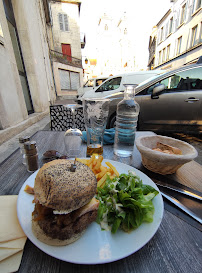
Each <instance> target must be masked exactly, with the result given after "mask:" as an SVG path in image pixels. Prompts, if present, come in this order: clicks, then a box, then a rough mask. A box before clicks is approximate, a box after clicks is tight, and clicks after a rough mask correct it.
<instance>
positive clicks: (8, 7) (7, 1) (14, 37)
mask: <svg viewBox="0 0 202 273" xmlns="http://www.w3.org/2000/svg"><path fill="white" fill-rule="evenodd" d="M3 3H4V9H5V13H6V18H7V23H8V28H9V32H10V37H11V41H12V45H13V51H14V54H15V59H16V63H17V68H18V73H19V77H20V81H21V86H22V90H23V95H24V99H25V104H26V107H27V112H28V114H32V113H34V108H33V104H32V99H31V95H30V90H29V85H28V81H27V75H26V71H25V66H24V62H23V57H22V53H21V48H20V42H19V38H18V34H17V28H16V23H15V18H14V14H13V8H12V4H11V0H3Z"/></svg>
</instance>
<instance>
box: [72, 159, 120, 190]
mask: <svg viewBox="0 0 202 273" xmlns="http://www.w3.org/2000/svg"><path fill="white" fill-rule="evenodd" d="M76 160H77V161H79V162H81V163H83V164H86V165H87V166H88V167H89V168H90V169H91V170H92V171H93V173H94V174H95V176H96V179H97V181H98V183H97V187H101V188H103V187H104V185H105V182H106V179H107V175H109V177H110V179H113V178H114V177H116V176H119V173H118V171H117V170H116V168H115V167H114V166H113V165H112V164H111V163H110V162H106V165H107V166H103V165H102V161H103V156H101V155H99V156H98V155H95V154H93V155H92V157H91V158H90V159H81V158H77V159H76Z"/></svg>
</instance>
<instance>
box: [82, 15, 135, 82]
mask: <svg viewBox="0 0 202 273" xmlns="http://www.w3.org/2000/svg"><path fill="white" fill-rule="evenodd" d="M131 55H132V56H131ZM94 56H96V57H94V60H93V62H92V60H91V56H90V55H89V56H86V57H87V59H88V60H89V62H88V63H87V64H84V65H83V66H84V67H85V73H86V74H88V75H89V76H88V77H89V78H92V77H96V76H100V75H103V76H109V75H115V74H119V73H124V72H129V71H134V69H135V67H134V56H133V50H132V45H131V41H130V36H129V29H128V20H127V15H126V13H124V14H123V15H122V16H120V17H118V18H114V17H113V16H111V15H110V14H107V13H104V14H103V15H102V16H100V18H99V20H98V24H97V32H96V33H95V55H94ZM95 58H96V59H95ZM86 79H87V78H86Z"/></svg>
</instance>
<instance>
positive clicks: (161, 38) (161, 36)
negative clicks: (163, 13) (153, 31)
mask: <svg viewBox="0 0 202 273" xmlns="http://www.w3.org/2000/svg"><path fill="white" fill-rule="evenodd" d="M161 41H163V27H162V28H161V33H160V42H161Z"/></svg>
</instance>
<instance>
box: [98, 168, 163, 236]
mask: <svg viewBox="0 0 202 273" xmlns="http://www.w3.org/2000/svg"><path fill="white" fill-rule="evenodd" d="M158 193H159V192H158V191H157V190H156V189H154V188H153V187H152V186H150V185H145V184H143V183H142V180H141V179H140V178H139V177H138V176H137V175H136V174H135V173H134V172H133V171H129V172H128V174H121V175H119V177H115V178H114V179H113V180H111V179H110V177H109V176H108V177H107V180H106V183H105V185H104V187H103V188H98V193H97V196H96V198H97V199H98V200H99V201H100V204H99V208H98V214H97V219H96V222H97V223H99V224H100V225H101V228H102V229H105V230H111V232H112V233H116V231H117V230H118V228H121V229H122V230H124V231H126V232H130V231H131V230H134V229H136V228H138V227H139V226H140V225H141V224H142V223H143V222H149V223H151V222H152V221H153V214H154V205H153V203H152V200H153V198H154V197H155V196H156V195H157V194H158Z"/></svg>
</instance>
